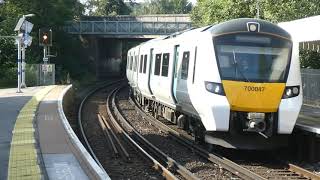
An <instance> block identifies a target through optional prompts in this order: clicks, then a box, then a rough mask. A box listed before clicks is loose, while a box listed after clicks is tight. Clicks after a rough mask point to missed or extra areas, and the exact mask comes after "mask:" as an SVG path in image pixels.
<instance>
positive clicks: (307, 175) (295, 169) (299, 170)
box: [287, 163, 320, 180]
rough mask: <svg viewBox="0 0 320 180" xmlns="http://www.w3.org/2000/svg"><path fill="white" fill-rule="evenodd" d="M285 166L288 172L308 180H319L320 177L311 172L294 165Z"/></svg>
mask: <svg viewBox="0 0 320 180" xmlns="http://www.w3.org/2000/svg"><path fill="white" fill-rule="evenodd" d="M287 164H288V166H289V168H288V170H289V171H292V172H295V173H297V174H299V175H302V176H303V177H305V178H308V179H314V180H320V175H317V174H315V173H312V172H310V171H308V170H306V169H303V168H301V167H299V166H297V165H294V164H291V163H287Z"/></svg>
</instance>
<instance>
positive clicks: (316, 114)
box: [296, 105, 320, 135]
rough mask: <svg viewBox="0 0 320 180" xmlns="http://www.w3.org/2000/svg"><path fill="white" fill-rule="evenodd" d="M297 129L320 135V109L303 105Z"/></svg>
mask: <svg viewBox="0 0 320 180" xmlns="http://www.w3.org/2000/svg"><path fill="white" fill-rule="evenodd" d="M296 127H297V128H298V129H300V130H303V131H308V132H310V133H315V134H317V135H320V107H316V106H310V105H303V106H302V108H301V111H300V114H299V118H298V120H297V123H296Z"/></svg>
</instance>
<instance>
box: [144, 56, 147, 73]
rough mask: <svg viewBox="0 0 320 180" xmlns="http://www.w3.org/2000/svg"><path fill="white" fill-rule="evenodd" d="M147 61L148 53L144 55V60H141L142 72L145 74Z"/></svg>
mask: <svg viewBox="0 0 320 180" xmlns="http://www.w3.org/2000/svg"><path fill="white" fill-rule="evenodd" d="M147 62H148V55H144V61H143V73H144V74H145V73H146V71H147V64H148V63H147Z"/></svg>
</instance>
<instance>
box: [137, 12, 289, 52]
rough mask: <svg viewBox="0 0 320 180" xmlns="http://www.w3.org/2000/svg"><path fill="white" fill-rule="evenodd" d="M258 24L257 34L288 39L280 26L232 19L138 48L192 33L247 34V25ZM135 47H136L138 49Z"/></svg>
mask: <svg viewBox="0 0 320 180" xmlns="http://www.w3.org/2000/svg"><path fill="white" fill-rule="evenodd" d="M250 23H251V24H252V23H253V24H258V29H257V32H259V33H265V34H273V35H277V36H280V37H283V38H285V39H290V40H291V36H290V34H289V33H288V32H287V31H285V30H284V29H282V28H281V27H280V26H278V25H276V24H273V23H271V22H268V21H265V20H261V19H253V18H240V19H233V20H229V21H226V22H223V23H219V24H215V25H209V26H205V27H200V28H190V29H187V30H184V31H180V32H176V33H173V34H170V35H168V36H160V37H158V38H155V39H151V40H149V41H146V42H144V43H142V44H140V45H139V46H142V45H144V44H149V43H153V42H158V41H163V40H167V39H173V38H177V37H181V36H185V35H189V34H192V33H201V32H209V33H211V34H212V36H213V37H215V36H219V35H223V34H230V33H237V32H248V31H250V30H249V24H250ZM139 46H137V47H139Z"/></svg>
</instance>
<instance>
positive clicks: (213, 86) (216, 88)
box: [204, 81, 225, 96]
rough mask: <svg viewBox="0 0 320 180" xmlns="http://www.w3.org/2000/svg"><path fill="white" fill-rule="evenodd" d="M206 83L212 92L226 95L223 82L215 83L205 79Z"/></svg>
mask: <svg viewBox="0 0 320 180" xmlns="http://www.w3.org/2000/svg"><path fill="white" fill-rule="evenodd" d="M204 83H205V86H206V90H207V91H209V92H212V93H214V94H219V95H222V96H224V95H225V93H224V90H223V86H222V84H221V83H214V82H208V81H205V82H204Z"/></svg>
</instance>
